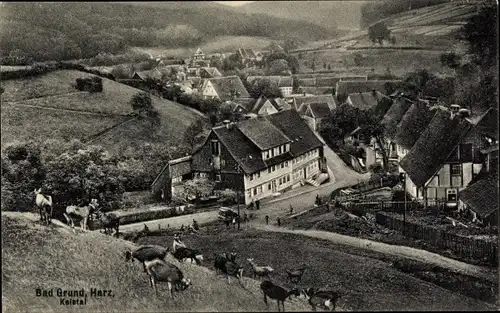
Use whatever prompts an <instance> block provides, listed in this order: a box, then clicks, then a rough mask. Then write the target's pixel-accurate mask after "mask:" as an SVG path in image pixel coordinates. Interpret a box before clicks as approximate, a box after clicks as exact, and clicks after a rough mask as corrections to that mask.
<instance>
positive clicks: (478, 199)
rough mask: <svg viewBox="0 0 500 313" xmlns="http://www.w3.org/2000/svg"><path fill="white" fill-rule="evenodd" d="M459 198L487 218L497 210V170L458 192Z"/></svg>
mask: <svg viewBox="0 0 500 313" xmlns="http://www.w3.org/2000/svg"><path fill="white" fill-rule="evenodd" d="M458 195H459V199H460V200H461V201H463V202H464V203H465V204H467V205H468V206H469V207H470V208H471V209H472V210H473V211H474V212H476V213H477V214H478V215H479V216H480V217H482V218H487V217H488V216H489V215H491V214H492V213H494V212H495V211H498V171H493V172H491V173H488V175H486V176H485V177H483V178H482V179H480V180H478V181H477V182H475V183H473V184H471V185H469V186H468V187H467V188H465V189H464V190H461V191H460V192H459V194H458Z"/></svg>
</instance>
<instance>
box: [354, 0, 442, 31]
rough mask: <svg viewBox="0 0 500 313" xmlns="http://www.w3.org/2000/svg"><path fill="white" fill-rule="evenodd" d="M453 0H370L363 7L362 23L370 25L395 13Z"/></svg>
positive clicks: (366, 25) (365, 25)
mask: <svg viewBox="0 0 500 313" xmlns="http://www.w3.org/2000/svg"><path fill="white" fill-rule="evenodd" d="M450 1H451V0H382V1H370V2H367V3H365V4H364V5H363V6H362V7H361V25H362V26H364V27H368V26H369V25H371V24H373V23H375V22H377V21H378V20H381V19H383V18H386V17H389V16H391V15H393V14H397V13H401V12H405V11H408V10H414V9H419V8H424V7H428V6H431V5H436V4H441V3H446V2H450Z"/></svg>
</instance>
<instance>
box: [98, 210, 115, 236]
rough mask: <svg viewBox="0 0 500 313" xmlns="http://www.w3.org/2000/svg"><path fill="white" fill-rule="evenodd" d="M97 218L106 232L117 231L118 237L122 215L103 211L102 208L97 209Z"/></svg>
mask: <svg viewBox="0 0 500 313" xmlns="http://www.w3.org/2000/svg"><path fill="white" fill-rule="evenodd" d="M96 213H97V218H98V220H99V221H100V222H101V224H102V228H104V233H105V234H112V233H113V230H114V231H115V234H116V237H118V232H119V230H120V217H118V216H117V215H116V213H103V212H101V210H97V212H96Z"/></svg>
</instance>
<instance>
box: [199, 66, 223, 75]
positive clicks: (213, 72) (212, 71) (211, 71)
mask: <svg viewBox="0 0 500 313" xmlns="http://www.w3.org/2000/svg"><path fill="white" fill-rule="evenodd" d="M201 70H203V71H205V72H207V73H208V75H210V76H211V77H221V76H222V74H221V73H220V72H219V70H218V69H217V68H216V67H202V68H201Z"/></svg>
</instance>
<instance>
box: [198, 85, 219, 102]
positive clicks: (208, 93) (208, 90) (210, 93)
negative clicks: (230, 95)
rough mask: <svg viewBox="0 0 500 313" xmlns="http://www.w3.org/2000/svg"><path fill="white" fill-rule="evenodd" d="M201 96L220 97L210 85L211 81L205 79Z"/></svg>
mask: <svg viewBox="0 0 500 313" xmlns="http://www.w3.org/2000/svg"><path fill="white" fill-rule="evenodd" d="M202 95H203V97H204V98H205V99H206V98H217V99H220V97H219V95H218V94H217V92H216V91H215V88H214V87H213V85H212V82H210V81H207V83H206V85H205V87H204V88H203V92H202Z"/></svg>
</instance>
